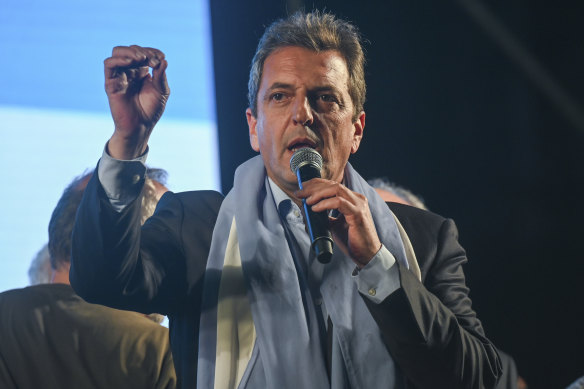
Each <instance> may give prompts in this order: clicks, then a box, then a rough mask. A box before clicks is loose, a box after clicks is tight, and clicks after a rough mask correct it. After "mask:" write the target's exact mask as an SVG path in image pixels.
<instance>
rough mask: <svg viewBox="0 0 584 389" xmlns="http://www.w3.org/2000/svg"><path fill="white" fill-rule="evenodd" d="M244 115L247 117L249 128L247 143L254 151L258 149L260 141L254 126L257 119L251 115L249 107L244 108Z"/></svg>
mask: <svg viewBox="0 0 584 389" xmlns="http://www.w3.org/2000/svg"><path fill="white" fill-rule="evenodd" d="M245 116H246V117H247V127H248V128H249V143H250V144H251V148H252V149H253V150H254V151H257V152H259V151H260V142H259V140H258V133H257V131H256V127H257V124H258V119H257V118H256V117H255V116H253V113H252V112H251V108H248V109H246V110H245Z"/></svg>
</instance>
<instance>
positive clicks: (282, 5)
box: [210, 0, 584, 389]
mask: <svg viewBox="0 0 584 389" xmlns="http://www.w3.org/2000/svg"><path fill="white" fill-rule="evenodd" d="M210 5H211V15H212V28H213V50H214V61H215V62H214V70H215V78H216V81H215V82H216V93H217V96H216V98H217V119H218V128H219V145H220V157H221V174H222V186H223V191H224V192H225V193H226V192H227V191H228V190H229V189H230V188H231V186H232V178H233V173H234V171H235V168H236V167H237V165H239V164H240V163H241V162H243V161H244V160H246V159H248V158H249V157H251V156H252V155H254V153H253V151H252V150H251V148H250V147H249V140H248V130H247V125H246V121H245V115H244V111H245V108H246V107H247V101H246V93H247V78H248V71H249V64H250V62H251V58H252V56H253V53H254V50H255V47H256V45H257V41H258V39H259V38H260V36H261V34H262V32H263V30H264V28H265V26H267V25H268V24H269V23H270V22H272V21H273V20H274V19H276V18H281V17H285V16H286V15H287V14H288V13H290V12H292V11H294V10H295V9H297V8H298V7H302V6H305V8H306V9H307V10H310V9H313V8H318V9H321V10H322V9H326V10H329V11H331V12H333V13H335V14H337V15H339V16H342V17H343V18H345V19H348V20H349V21H352V22H354V23H355V24H356V25H357V26H359V28H360V30H361V32H362V33H363V35H364V37H365V38H366V39H367V40H368V43H367V44H366V46H365V47H366V50H367V58H368V66H367V69H366V77H367V84H368V94H367V103H366V104H365V111H366V113H367V120H366V129H365V130H366V131H365V137H364V140H363V142H362V143H361V148H360V150H359V152H358V153H357V154H356V155H354V156H353V157H352V159H351V160H350V161H351V163H352V164H353V165H354V166H355V167H356V169H357V170H358V171H359V172H360V173H361V174H362V175H363V176H364V177H365V178H370V177H373V176H386V177H388V178H390V179H391V180H392V181H394V182H396V183H398V184H400V185H402V186H404V187H406V188H409V189H410V190H412V191H413V192H414V193H416V194H419V195H421V197H422V198H423V199H424V200H425V202H426V204H427V206H428V207H429V208H430V209H431V210H432V211H434V212H436V213H439V214H441V215H443V216H446V217H451V218H453V219H454V220H455V221H456V222H457V225H458V227H459V231H460V241H461V242H462V244H463V246H464V247H465V248H466V249H467V253H468V256H469V259H470V262H469V264H468V265H467V266H466V269H465V270H466V274H467V278H468V284H469V285H470V287H471V298H472V299H473V304H474V308H475V310H476V311H477V312H478V315H479V317H480V318H481V320H482V322H483V324H484V327H485V330H486V331H487V335H488V336H489V337H490V338H491V339H492V340H493V341H494V342H495V344H496V345H497V346H498V347H499V348H501V349H502V350H505V351H507V352H508V353H510V354H511V355H512V356H513V357H514V358H515V360H516V363H517V365H518V368H519V373H520V374H521V375H522V376H523V377H524V378H525V380H526V381H527V383H528V385H529V387H530V388H534V389H537V388H564V387H565V386H567V385H568V384H569V383H571V382H572V381H574V380H575V379H576V378H578V377H579V376H582V375H584V353H583V351H584V336H583V328H584V319H583V318H584V303H583V301H582V298H583V297H584V287H583V282H582V276H583V275H584V268H583V265H582V262H583V261H582V260H583V255H582V251H583V250H582V241H583V237H582V235H583V234H582V232H583V228H582V227H581V221H582V220H583V216H584V205H583V201H582V200H583V198H584V197H583V195H584V185H582V179H583V176H584V120H583V119H582V118H583V117H584V114H583V113H582V112H583V107H584V77H583V76H582V75H581V73H582V72H583V71H584V22H583V17H584V2H582V1H559V2H549V1H535V0H532V1H500V0H494V1H489V2H486V1H483V2H478V1H470V0H446V1H385V2H381V1H379V2H377V1H375V2H374V1H362V2H360V3H358V2H356V1H334V2H326V1H315V2H312V3H311V2H306V4H304V3H303V2H302V1H288V2H285V1H258V0H251V1H245V2H239V1H227V0H211V1H210ZM477 6H482V8H480V7H479V8H477ZM473 10H474V11H473Z"/></svg>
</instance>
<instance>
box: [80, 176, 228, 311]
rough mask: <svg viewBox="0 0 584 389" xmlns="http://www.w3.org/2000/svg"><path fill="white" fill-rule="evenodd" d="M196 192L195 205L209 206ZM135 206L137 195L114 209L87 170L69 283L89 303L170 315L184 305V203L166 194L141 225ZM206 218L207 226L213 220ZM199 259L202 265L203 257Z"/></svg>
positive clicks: (185, 297) (138, 199)
mask: <svg viewBox="0 0 584 389" xmlns="http://www.w3.org/2000/svg"><path fill="white" fill-rule="evenodd" d="M208 193H211V192H208ZM216 195H217V196H220V195H219V194H216ZM201 197H202V198H201V201H200V204H197V206H198V207H200V208H204V207H206V206H209V207H211V205H209V204H206V203H205V201H204V200H205V199H204V197H205V196H201ZM215 206H216V207H217V208H218V205H216V204H213V207H215ZM140 207H141V196H140V197H138V198H137V199H135V200H134V201H133V202H132V203H130V204H129V205H128V206H126V207H125V208H124V209H123V210H122V211H121V212H118V211H116V210H115V209H114V208H113V207H112V206H111V204H110V202H109V200H108V198H107V196H106V194H105V192H104V190H103V188H102V186H101V184H100V182H99V178H98V177H97V174H94V175H93V177H92V178H91V180H90V181H89V183H88V185H87V188H86V190H85V193H84V196H83V199H82V201H81V205H80V207H79V209H78V212H77V219H76V223H75V227H74V230H73V242H72V258H71V270H70V280H71V285H72V286H73V288H74V289H75V291H76V292H77V293H78V294H79V295H80V296H81V297H83V298H84V299H85V300H87V301H89V302H92V303H99V304H103V305H107V306H110V307H114V308H118V309H127V310H133V311H138V312H143V313H151V312H157V313H162V314H166V315H170V314H174V313H176V312H177V311H178V310H180V309H181V307H183V306H184V305H185V304H186V302H187V301H186V300H187V298H188V292H189V281H188V278H187V275H188V274H189V272H188V269H187V267H188V266H187V258H186V255H185V247H184V239H183V229H184V221H185V219H186V217H185V205H184V203H183V202H182V201H181V199H180V197H179V196H178V195H174V194H172V193H166V194H165V195H164V196H163V197H162V198H161V200H160V201H159V203H158V206H157V208H156V211H155V213H154V215H153V216H152V217H151V218H150V219H148V220H147V221H146V223H145V224H144V226H143V227H141V226H140ZM191 221H192V220H191ZM193 222H195V221H193ZM202 222H204V221H202ZM209 223H210V228H211V229H212V224H214V221H212V222H211V221H209ZM205 227H206V228H207V229H208V228H209V226H205ZM202 256H203V255H202ZM199 260H200V261H201V262H202V263H203V266H202V268H203V269H204V262H205V261H206V257H204V258H199Z"/></svg>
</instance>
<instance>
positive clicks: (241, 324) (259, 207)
mask: <svg viewBox="0 0 584 389" xmlns="http://www.w3.org/2000/svg"><path fill="white" fill-rule="evenodd" d="M345 183H346V185H347V187H348V188H349V189H351V190H353V191H355V192H358V193H362V194H364V195H365V196H366V197H367V198H368V200H369V208H370V210H371V214H372V216H373V220H374V223H375V227H376V229H377V232H378V235H379V237H380V240H381V241H382V243H383V244H384V246H385V247H387V248H388V250H389V251H390V252H391V253H392V254H393V255H394V257H395V258H396V261H397V262H398V263H399V264H400V265H401V266H406V267H407V268H410V270H412V271H414V272H416V273H417V275H418V277H419V269H418V268H417V263H416V262H415V256H413V251H412V250H411V245H410V244H409V240H407V236H405V232H404V231H403V228H401V225H399V222H397V219H395V217H394V215H393V213H392V212H391V211H390V210H389V208H388V207H387V205H386V204H385V203H384V202H383V201H382V200H381V199H380V198H379V197H378V196H377V195H376V193H375V191H374V190H373V188H371V187H370V186H369V185H368V184H367V183H366V182H365V181H364V180H363V179H362V178H361V177H360V176H359V175H358V174H357V173H356V172H355V170H354V169H353V168H352V167H351V166H350V164H347V167H346V168H345ZM266 186H267V185H266V175H265V167H264V164H263V161H262V159H261V156H256V157H254V158H252V159H250V160H249V161H247V162H245V163H244V164H242V165H241V166H240V167H239V168H238V169H237V171H236V173H235V181H234V187H233V189H232V190H231V191H230V192H229V194H228V195H227V197H226V198H225V200H224V201H223V204H222V206H221V209H220V211H219V215H218V217H217V222H216V225H215V229H214V231H213V239H212V243H211V249H210V252H209V258H208V263H207V269H206V272H205V282H204V292H203V307H202V313H201V327H200V332H199V362H198V373H197V377H198V378H197V387H199V388H217V389H219V388H220V389H223V388H237V387H241V388H256V387H257V388H260V387H262V388H307V389H309V388H315V389H321V388H325V387H330V385H331V382H332V383H333V384H334V383H335V382H347V381H348V382H349V385H350V387H352V388H373V387H376V388H380V387H387V388H398V387H401V384H400V382H401V380H400V378H399V372H398V370H397V368H396V366H395V364H394V362H393V360H392V358H391V356H390V355H389V353H388V351H387V348H386V347H385V345H384V344H383V342H382V339H381V334H380V331H379V328H378V326H377V324H376V323H375V321H374V320H373V318H372V317H371V315H370V313H369V311H368V309H367V307H366V306H365V303H364V302H363V300H362V297H361V296H360V295H359V293H358V291H357V287H356V285H355V283H354V281H353V280H352V279H351V272H352V271H353V269H354V267H355V265H354V263H353V262H352V261H351V259H350V258H348V257H347V256H345V255H344V254H343V253H342V252H341V250H339V249H336V250H335V251H334V254H333V258H332V260H331V263H330V264H328V265H326V267H325V269H324V275H323V279H322V283H321V285H320V293H321V295H322V298H323V300H324V303H325V306H326V307H327V312H328V314H329V316H330V319H331V321H332V323H333V327H334V329H335V331H334V334H335V335H336V336H335V339H334V340H333V342H335V345H334V346H333V352H337V353H340V360H342V362H343V366H341V367H340V368H339V367H338V366H337V367H336V368H335V366H334V364H333V369H332V372H331V377H330V381H329V377H328V374H327V371H326V366H325V363H326V362H325V360H326V359H325V357H324V355H323V350H322V347H321V340H320V336H321V334H320V333H319V329H318V325H317V322H316V320H315V319H316V315H317V313H316V311H315V309H314V304H313V302H312V299H311V297H310V292H309V290H308V287H307V286H306V285H305V283H304V282H301V281H300V279H299V276H298V273H297V270H296V267H295V264H294V259H293V257H292V254H291V252H290V248H289V245H288V241H287V239H286V233H285V229H284V227H283V226H282V223H281V220H280V217H279V214H278V211H277V209H276V205H275V203H274V199H273V197H272V194H271V191H270V190H269V189H266ZM404 236H405V241H404V240H403V238H404ZM406 253H407V254H406ZM412 256H413V259H412ZM335 350H336V351H335ZM337 357H338V355H337ZM343 377H345V378H346V379H345V378H343Z"/></svg>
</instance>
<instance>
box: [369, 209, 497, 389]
mask: <svg viewBox="0 0 584 389" xmlns="http://www.w3.org/2000/svg"><path fill="white" fill-rule="evenodd" d="M442 220H443V222H442V223H441V225H440V227H439V231H438V244H437V246H435V247H436V249H435V251H434V252H432V254H434V255H433V258H430V259H429V262H428V263H429V268H428V270H427V274H426V278H425V280H424V284H422V283H420V281H418V279H417V278H416V277H415V276H414V275H413V274H412V273H411V272H410V271H409V270H407V269H405V268H404V267H402V266H400V265H399V264H396V265H397V266H399V274H400V282H401V287H400V288H399V289H398V290H397V291H395V292H394V293H392V294H391V295H389V296H388V297H387V298H386V299H385V300H384V301H383V302H381V303H380V304H375V303H374V302H372V301H371V300H369V299H367V298H364V300H365V302H366V304H367V306H368V307H369V310H370V312H371V314H372V316H373V317H374V319H375V320H376V322H377V323H378V325H379V326H380V329H381V332H382V336H383V339H384V341H385V343H386V345H387V347H388V349H389V351H390V353H391V355H392V357H393V358H394V360H395V361H396V363H397V364H398V365H399V366H400V367H401V369H402V370H403V372H404V373H405V375H406V377H407V379H408V380H409V381H411V382H412V383H413V384H414V386H415V387H416V388H449V389H452V388H477V389H478V388H493V387H495V385H496V383H497V379H498V377H499V375H500V371H501V366H500V361H499V357H498V355H497V352H496V350H495V348H494V346H493V345H492V344H491V343H490V341H489V340H488V339H487V338H486V337H485V335H484V331H483V328H482V325H481V323H480V321H479V320H478V319H477V317H476V314H475V312H474V311H473V309H472V307H471V301H470V298H469V296H468V288H467V286H466V284H465V277H464V273H463V270H462V265H463V264H464V263H466V261H467V258H466V254H465V252H464V249H463V248H462V247H461V246H460V244H459V243H458V239H457V237H458V233H457V230H456V227H455V225H454V223H453V222H452V221H451V220H446V219H442ZM406 230H407V229H406ZM412 243H414V242H412ZM414 247H416V245H415V244H414Z"/></svg>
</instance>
